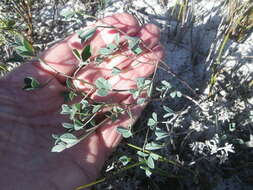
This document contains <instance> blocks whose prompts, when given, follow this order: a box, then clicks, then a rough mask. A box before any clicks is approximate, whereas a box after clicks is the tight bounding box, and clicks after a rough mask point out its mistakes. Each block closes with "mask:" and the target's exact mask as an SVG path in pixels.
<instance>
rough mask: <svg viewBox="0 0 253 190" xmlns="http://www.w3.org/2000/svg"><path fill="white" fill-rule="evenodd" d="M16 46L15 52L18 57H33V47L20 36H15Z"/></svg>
mask: <svg viewBox="0 0 253 190" xmlns="http://www.w3.org/2000/svg"><path fill="white" fill-rule="evenodd" d="M15 39H16V40H15V41H16V44H17V46H16V47H15V50H16V52H17V54H19V55H20V56H33V55H34V52H33V51H34V49H33V46H32V45H31V44H30V42H29V41H28V40H27V39H26V38H25V37H24V36H22V35H19V34H18V35H17V36H16V38H15Z"/></svg>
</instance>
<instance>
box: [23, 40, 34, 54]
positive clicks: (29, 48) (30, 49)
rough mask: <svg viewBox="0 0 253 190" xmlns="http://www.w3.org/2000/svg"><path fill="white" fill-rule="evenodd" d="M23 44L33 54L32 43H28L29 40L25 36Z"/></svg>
mask: <svg viewBox="0 0 253 190" xmlns="http://www.w3.org/2000/svg"><path fill="white" fill-rule="evenodd" d="M23 45H24V47H25V48H26V50H27V51H28V52H30V53H31V54H33V46H32V44H30V42H29V41H28V40H27V39H26V38H25V37H23Z"/></svg>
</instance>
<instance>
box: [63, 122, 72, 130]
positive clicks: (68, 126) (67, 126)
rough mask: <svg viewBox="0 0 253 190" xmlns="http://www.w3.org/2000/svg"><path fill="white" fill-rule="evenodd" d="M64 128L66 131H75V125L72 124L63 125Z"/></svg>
mask: <svg viewBox="0 0 253 190" xmlns="http://www.w3.org/2000/svg"><path fill="white" fill-rule="evenodd" d="M62 126H63V127H64V128H66V129H73V128H74V125H73V124H71V123H62Z"/></svg>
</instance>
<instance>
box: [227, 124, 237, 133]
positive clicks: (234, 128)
mask: <svg viewBox="0 0 253 190" xmlns="http://www.w3.org/2000/svg"><path fill="white" fill-rule="evenodd" d="M235 130H236V125H235V123H230V124H229V131H230V132H234V131H235Z"/></svg>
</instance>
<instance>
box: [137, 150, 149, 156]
mask: <svg viewBox="0 0 253 190" xmlns="http://www.w3.org/2000/svg"><path fill="white" fill-rule="evenodd" d="M137 154H138V155H139V156H141V157H147V156H148V155H149V154H147V153H145V152H142V151H137Z"/></svg>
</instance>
